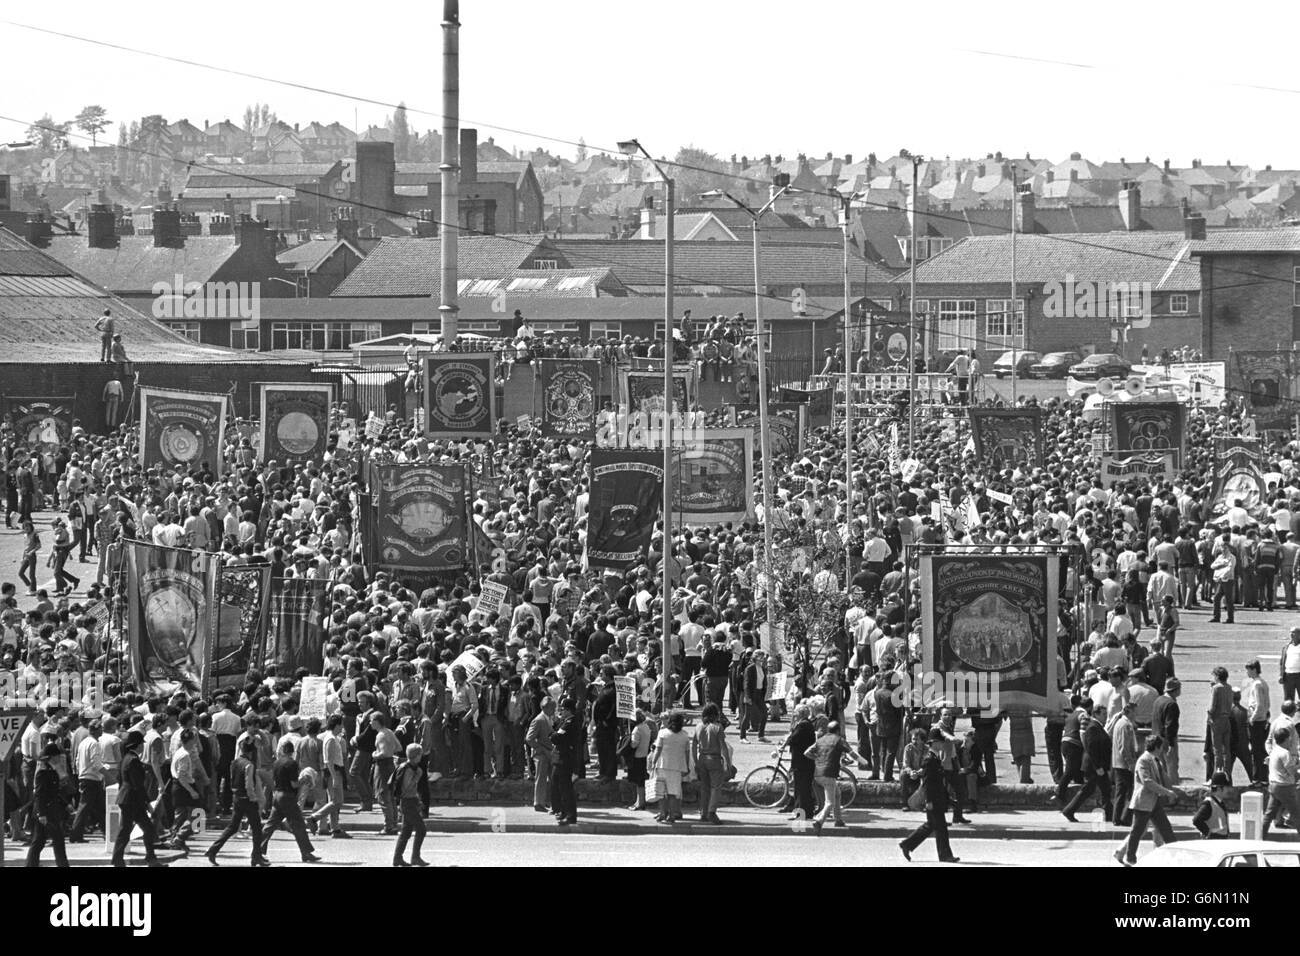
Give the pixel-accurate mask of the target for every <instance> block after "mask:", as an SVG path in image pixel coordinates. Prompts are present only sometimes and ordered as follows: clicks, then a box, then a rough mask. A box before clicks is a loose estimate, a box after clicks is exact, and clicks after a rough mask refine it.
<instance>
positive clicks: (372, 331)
mask: <svg viewBox="0 0 1300 956" xmlns="http://www.w3.org/2000/svg"><path fill="white" fill-rule="evenodd" d="M381 334H382V328H381V326H380V324H379V323H378V322H273V323H271V348H273V349H306V350H307V351H310V352H345V351H347V350H348V349H350V348H352V346H353V345H355V344H356V343H357V342H365V341H367V340H369V339H377V338H379V336H380V335H381Z"/></svg>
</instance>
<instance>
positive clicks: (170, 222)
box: [153, 203, 185, 249]
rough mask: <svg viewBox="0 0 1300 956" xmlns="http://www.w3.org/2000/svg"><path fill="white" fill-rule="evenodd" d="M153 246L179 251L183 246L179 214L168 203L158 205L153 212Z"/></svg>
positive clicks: (183, 239)
mask: <svg viewBox="0 0 1300 956" xmlns="http://www.w3.org/2000/svg"><path fill="white" fill-rule="evenodd" d="M153 244H154V246H155V247H156V248H162V249H179V248H182V247H183V246H184V245H185V237H184V235H183V234H182V233H181V214H180V213H179V212H178V211H177V210H176V209H175V207H173V206H172V205H170V204H168V203H160V204H159V205H158V206H157V207H156V208H155V209H154V211H153Z"/></svg>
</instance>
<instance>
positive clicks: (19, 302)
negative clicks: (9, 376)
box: [0, 229, 249, 364]
mask: <svg viewBox="0 0 1300 956" xmlns="http://www.w3.org/2000/svg"><path fill="white" fill-rule="evenodd" d="M56 241H58V240H56ZM82 241H83V242H84V240H82ZM105 309H109V310H111V312H112V314H113V318H114V320H115V321H116V324H117V329H118V331H119V332H120V333H121V336H122V344H123V346H124V347H125V348H126V352H127V355H129V356H130V357H131V360H132V361H133V362H167V363H182V362H247V361H249V355H248V353H247V352H238V351H234V350H231V349H224V348H217V347H215V346H210V345H200V344H198V343H196V342H193V341H191V340H190V339H187V338H185V337H184V336H182V335H180V334H178V333H176V332H173V331H171V330H170V329H168V328H166V327H165V326H163V325H162V324H161V323H159V322H155V321H154V320H153V319H152V318H150V317H149V316H146V315H144V314H142V313H140V312H138V311H136V310H135V309H134V308H132V307H131V306H130V305H128V304H127V303H126V302H124V301H122V300H121V299H119V298H117V297H116V296H114V295H111V294H110V293H108V292H106V291H105V290H104V289H103V288H102V287H100V286H99V285H97V284H96V283H93V282H91V281H88V279H87V278H86V277H84V276H82V275H79V274H78V273H77V271H76V270H74V269H72V268H69V267H68V266H67V265H66V264H64V263H62V262H60V261H59V260H57V259H55V258H54V257H52V256H50V255H48V254H46V252H45V251H43V250H41V249H37V248H35V247H33V246H31V245H29V244H28V243H27V242H26V241H25V240H24V239H22V238H21V237H19V236H16V235H14V234H13V233H11V232H9V231H7V230H5V229H0V363H6V364H7V363H28V362H45V363H79V362H87V363H93V362H98V361H99V357H100V354H101V351H100V348H101V347H100V341H99V332H98V331H97V330H96V329H95V322H96V321H97V320H98V319H99V318H100V316H101V315H103V312H104V310H105Z"/></svg>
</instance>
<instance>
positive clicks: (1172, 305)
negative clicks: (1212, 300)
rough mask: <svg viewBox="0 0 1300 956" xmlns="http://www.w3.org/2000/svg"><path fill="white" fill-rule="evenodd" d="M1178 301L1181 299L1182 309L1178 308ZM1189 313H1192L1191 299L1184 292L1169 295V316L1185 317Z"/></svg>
mask: <svg viewBox="0 0 1300 956" xmlns="http://www.w3.org/2000/svg"><path fill="white" fill-rule="evenodd" d="M1179 299H1182V301H1183V307H1182V308H1181V309H1180V308H1178V300H1179ZM1190 311H1192V297H1191V296H1190V295H1188V294H1187V293H1186V292H1173V293H1171V294H1170V296H1169V314H1170V315H1186V314H1187V313H1188V312H1190Z"/></svg>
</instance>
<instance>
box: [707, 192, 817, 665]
mask: <svg viewBox="0 0 1300 956" xmlns="http://www.w3.org/2000/svg"><path fill="white" fill-rule="evenodd" d="M789 189H790V177H789V176H788V175H786V174H785V173H781V174H780V175H778V176H777V177H776V178H775V179H774V180H773V181H772V194H771V196H770V197H769V198H768V200H767V202H766V204H764V205H763V207H762V208H761V209H759V210H758V211H757V212H755V211H754V210H753V209H751V208H750V207H749V206H747V205H745V203H743V202H741V201H740V200H739V199H737V198H736V197H735V196H733V195H731V193H724V194H723V195H725V196H726V197H727V198H728V199H730V200H731V201H732V202H733V203H734V204H735V205H737V206H739V207H740V208H741V209H743V210H744V211H745V212H746V213H748V214H749V217H750V219H751V220H752V222H751V224H750V230H751V231H750V236H751V238H752V241H753V243H754V337H755V338H757V339H758V425H759V429H758V430H759V458H761V459H762V462H763V567H764V573H763V581H764V588H763V591H764V598H763V599H764V602H765V603H766V605H767V640H768V646H767V647H766V648H764V649H765V650H766V651H767V652H768V653H769V654H774V652H775V651H776V648H775V646H774V645H775V642H776V630H775V629H776V582H775V578H774V575H773V571H774V568H773V566H772V482H771V477H772V448H771V436H770V432H769V431H768V421H767V418H768V416H767V350H768V345H769V342H768V336H767V332H766V329H765V328H764V326H763V252H762V248H763V247H762V245H761V244H760V243H759V241H758V221H759V220H760V219H762V218H763V216H764V215H766V213H767V211H768V210H769V209H771V208H772V207H773V206H774V205H776V201H777V200H778V199H780V198H781V197H782V196H783V195H784V194H785V193H786V192H788V191H789ZM816 360H817V358H816V356H813V361H814V362H816ZM804 665H805V666H807V661H805V662H804Z"/></svg>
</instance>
